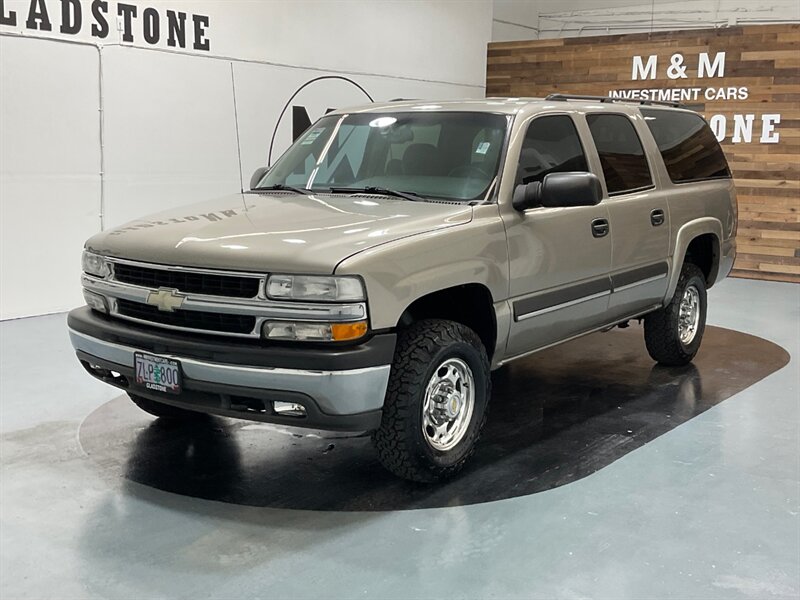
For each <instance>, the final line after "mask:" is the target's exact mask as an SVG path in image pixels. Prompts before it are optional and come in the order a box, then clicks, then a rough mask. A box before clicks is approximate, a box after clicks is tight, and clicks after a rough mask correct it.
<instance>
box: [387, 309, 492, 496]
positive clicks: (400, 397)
mask: <svg viewBox="0 0 800 600" xmlns="http://www.w3.org/2000/svg"><path fill="white" fill-rule="evenodd" d="M490 394H491V379H490V376H489V359H488V357H487V355H486V350H485V348H484V347H483V344H482V343H481V340H480V338H479V337H478V336H477V334H476V333H475V332H474V331H472V330H471V329H469V328H468V327H466V326H464V325H461V324H460V323H454V322H452V321H444V320H433V319H432V320H426V321H420V322H418V323H415V324H413V325H412V326H411V327H409V328H408V329H406V330H404V331H403V332H401V333H400V336H399V339H398V342H397V348H396V350H395V355H394V361H393V363H392V370H391V374H390V376H389V385H388V388H387V391H386V399H385V401H384V407H383V417H382V419H381V425H380V427H379V428H378V430H377V431H375V433H374V434H373V436H372V439H373V443H374V445H375V448H376V450H377V453H378V457H379V458H380V461H381V463H382V464H383V466H384V467H386V468H387V469H388V470H389V471H391V472H392V473H394V474H395V475H398V476H400V477H403V478H405V479H410V480H412V481H421V482H430V481H436V480H439V479H443V478H445V477H448V476H450V475H453V474H455V473H456V472H458V471H459V470H460V469H461V468H462V467H463V466H464V464H465V463H466V462H467V460H468V459H469V457H470V456H471V455H472V453H473V452H474V450H475V444H476V443H477V441H478V437H479V436H480V432H481V429H482V428H483V424H484V422H485V420H486V407H487V404H488V401H489V395H490Z"/></svg>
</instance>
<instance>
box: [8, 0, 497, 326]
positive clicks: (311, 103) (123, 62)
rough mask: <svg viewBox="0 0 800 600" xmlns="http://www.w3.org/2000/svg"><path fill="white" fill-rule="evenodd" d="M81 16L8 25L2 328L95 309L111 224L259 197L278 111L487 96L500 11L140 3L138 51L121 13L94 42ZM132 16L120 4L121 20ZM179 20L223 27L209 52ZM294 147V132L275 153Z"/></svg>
mask: <svg viewBox="0 0 800 600" xmlns="http://www.w3.org/2000/svg"><path fill="white" fill-rule="evenodd" d="M74 2H79V3H80V4H81V6H82V21H83V23H82V27H81V31H80V32H79V33H77V34H75V35H69V34H65V33H61V32H60V31H59V30H60V25H61V10H62V3H61V2H60V1H57V0H45V6H46V7H47V9H48V16H49V19H50V21H51V23H52V30H51V31H49V32H43V31H30V30H29V29H27V28H26V27H25V21H26V20H27V17H28V14H27V12H28V8H29V2H28V1H27V0H26V1H18V0H11V1H9V0H6V1H5V3H4V8H5V14H4V15H3V16H5V17H6V18H8V17H9V15H10V12H9V11H15V12H16V21H17V23H16V25H15V26H11V25H0V131H2V135H0V261H1V264H0V318H3V319H6V318H13V317H20V316H27V315H34V314H42V313H47V312H57V311H62V310H66V309H68V308H71V307H73V306H77V305H79V304H81V303H82V300H81V298H80V288H79V284H78V278H79V271H80V266H79V258H80V250H81V248H82V246H83V242H84V240H85V239H86V238H87V237H89V236H90V235H91V234H93V233H95V232H96V231H99V230H100V228H101V224H102V226H104V227H110V226H115V225H119V224H120V223H122V222H124V221H126V220H129V219H132V218H135V217H137V216H141V215H143V214H146V213H147V212H151V211H154V210H160V209H163V208H170V207H174V206H179V205H182V204H187V203H190V202H193V201H199V200H204V199H208V198H212V197H215V196H219V195H223V194H228V193H232V192H236V191H238V190H239V189H240V188H241V181H244V185H245V186H246V185H247V182H248V181H249V178H250V174H251V172H252V171H253V170H254V169H255V168H256V167H258V166H260V165H263V164H266V163H267V154H268V150H269V143H270V138H271V137H272V135H273V131H274V130H275V128H276V122H277V119H278V114H279V113H280V111H281V110H282V109H283V107H284V106H285V105H286V103H287V101H288V100H289V98H290V96H291V95H292V94H293V93H294V92H295V90H297V89H298V88H299V87H300V86H301V85H303V84H304V83H305V82H307V81H309V80H311V79H314V78H317V77H320V76H325V75H331V74H338V75H341V76H346V77H347V78H348V79H350V80H352V81H353V82H355V83H357V84H358V85H360V86H362V87H363V88H364V89H365V90H367V92H368V93H369V94H370V95H371V96H372V97H373V99H375V100H385V99H389V98H393V97H414V98H456V97H482V96H483V95H484V83H485V69H486V43H487V42H488V41H489V38H490V35H491V18H492V17H491V14H492V5H491V3H490V2H489V1H488V0H487V1H469V2H455V1H451V0H438V1H428V2H406V1H402V0H388V1H372V2H370V1H363V2H325V1H319V2H288V1H287V2H247V1H237V0H224V1H209V0H206V1H202V2H200V1H196V2H186V1H182V0H175V1H173V2H169V1H162V0H150V1H149V2H147V1H139V0H130V1H129V2H128V4H134V5H136V6H137V12H138V15H137V18H136V19H135V20H133V22H132V23H133V26H132V28H131V33H132V34H133V37H134V40H133V42H132V43H122V33H123V32H121V31H117V30H116V28H117V23H116V19H115V18H112V17H111V16H109V17H108V21H109V23H110V33H109V35H108V36H107V37H106V38H105V39H98V38H97V37H93V36H92V35H91V24H92V22H93V19H92V16H91V7H92V3H91V2H90V1H89V0H83V1H80V0H65V3H66V4H71V3H74ZM116 4H117V3H116V2H115V1H113V0H109V1H108V5H109V13H110V14H113V13H114V12H116ZM146 8H153V9H155V10H156V11H158V13H159V17H160V19H161V25H160V37H159V40H158V41H157V42H156V43H154V44H148V43H147V42H146V41H145V40H144V39H143V29H142V17H143V11H144V10H145V9H146ZM168 9H169V10H176V11H184V12H187V13H192V12H195V13H202V15H203V16H206V17H208V20H209V25H208V27H207V28H206V33H205V39H207V40H208V42H209V49H208V51H203V50H195V49H193V48H192V47H191V41H189V46H190V47H189V48H187V49H182V50H178V51H176V50H175V49H173V48H169V47H168V46H167V42H166V39H167V33H166V21H165V18H166V16H165V15H166V11H167V10H168ZM151 14H152V13H151ZM188 18H189V19H191V16H189V17H188ZM151 32H152V30H151ZM190 33H191V29H190V31H189V32H187V38H188V39H189V40H191V37H192V36H191V35H190ZM67 42H70V43H67ZM101 90H102V93H101ZM303 94H304V95H303V96H298V99H297V101H298V102H301V103H302V105H304V106H306V107H307V109H308V112H309V116H310V117H311V119H312V120H313V119H315V118H317V117H319V116H321V115H322V113H323V112H324V109H325V108H327V107H331V108H335V107H337V106H340V105H344V104H353V103H364V102H365V101H366V99H365V97H364V95H363V93H362V92H360V91H359V90H358V89H357V88H356V87H355V86H354V85H352V84H348V83H346V82H343V81H341V80H325V81H322V82H317V83H316V84H314V86H312V87H309V88H307V90H306V91H305V92H304V93H303ZM234 98H235V100H236V102H235V105H234ZM234 106H235V107H236V110H234ZM101 107H102V111H101V110H100V108H101ZM237 116H238V130H237V127H236V121H237ZM101 129H102V136H101ZM237 134H238V135H237ZM101 137H102V144H101ZM237 138H238V143H237ZM290 142H291V132H290V127H289V125H288V121H284V122H283V124H282V125H281V127H280V128H279V129H278V131H277V134H276V147H275V153H274V155H277V154H279V153H280V151H282V150H283V149H284V148H285V147H286V146H287V145H288V144H289V143H290ZM238 147H240V148H241V156H240V155H239V152H238ZM101 150H102V152H101ZM240 160H241V168H240V166H239V164H240ZM101 171H102V176H101Z"/></svg>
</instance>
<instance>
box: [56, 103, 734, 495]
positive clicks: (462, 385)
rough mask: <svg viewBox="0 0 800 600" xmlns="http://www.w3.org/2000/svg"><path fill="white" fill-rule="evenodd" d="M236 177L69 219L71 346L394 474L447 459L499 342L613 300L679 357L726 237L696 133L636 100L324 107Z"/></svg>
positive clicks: (476, 418) (149, 384) (659, 356)
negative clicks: (149, 204)
mask: <svg viewBox="0 0 800 600" xmlns="http://www.w3.org/2000/svg"><path fill="white" fill-rule="evenodd" d="M251 188H252V189H251V190H250V191H248V192H244V193H241V194H235V195H233V196H230V197H227V198H222V199H219V200H215V201H210V202H205V203H202V204H197V205H194V206H190V207H186V208H181V209H177V210H171V211H168V212H165V213H162V214H157V215H154V216H150V217H146V218H142V219H140V220H137V221H133V222H131V223H128V224H126V225H123V226H121V227H118V228H116V229H112V230H109V231H104V232H102V233H100V234H98V235H96V236H94V237H93V238H91V239H90V240H89V241H88V242H87V244H86V248H85V252H84V255H83V272H84V274H83V278H82V283H83V288H84V295H85V298H86V303H87V305H88V306H84V307H82V308H78V309H76V310H74V311H72V312H71V313H70V315H69V329H70V337H71V340H72V344H73V345H74V347H75V350H76V351H77V355H78V359H79V360H80V362H81V364H82V365H83V366H84V368H85V369H86V370H87V371H88V372H89V373H91V374H92V375H94V376H95V377H97V378H99V379H101V380H103V381H105V382H107V383H109V384H111V385H114V386H117V387H119V388H121V389H123V390H125V391H126V392H127V393H128V394H129V395H130V397H131V399H132V400H133V401H134V402H135V403H136V404H137V405H138V406H139V407H141V408H142V409H144V410H145V411H147V412H149V413H151V414H153V415H156V416H159V417H168V418H191V417H195V416H197V415H198V414H199V413H211V414H215V415H223V416H226V417H236V418H242V419H252V420H256V421H265V422H270V423H279V424H285V425H293V426H300V427H311V428H317V429H331V430H358V431H371V432H372V438H373V440H374V445H375V448H376V450H377V453H378V456H379V457H380V460H381V461H382V463H383V464H384V465H385V466H386V467H387V468H388V469H390V470H391V471H392V472H394V473H395V474H397V475H399V476H401V477H405V478H408V479H412V480H417V481H432V480H436V479H439V478H442V477H444V476H447V475H450V474H452V473H455V472H456V471H457V470H458V469H460V468H461V467H462V466H463V465H464V463H465V462H466V460H467V459H468V458H469V456H470V454H471V453H472V452H473V450H474V447H475V443H476V441H477V439H478V436H479V434H480V432H481V428H482V426H483V424H484V421H485V418H486V413H487V410H486V409H487V404H488V403H489V399H490V395H491V389H490V371H491V370H492V369H496V368H498V367H500V366H502V365H503V364H504V363H506V362H508V361H511V360H514V359H515V358H519V357H521V356H526V355H529V354H531V353H533V352H536V351H538V350H542V349H543V348H547V347H549V346H552V345H554V344H558V343H560V342H564V341H566V340H570V339H572V338H575V337H577V336H580V335H583V334H586V333H590V332H593V331H598V330H602V329H606V328H610V327H613V326H615V325H618V324H622V325H624V324H626V323H627V321H628V320H629V319H636V318H643V319H644V335H645V340H646V345H647V349H648V351H649V353H650V355H651V356H652V358H653V359H654V360H656V361H658V362H660V363H663V364H665V365H683V364H685V363H688V362H689V361H691V360H692V358H693V357H694V356H695V354H696V353H697V350H698V347H699V346H700V341H701V338H702V336H703V330H704V326H705V319H706V289H707V288H709V287H711V286H712V285H713V284H714V283H715V282H717V281H719V280H720V279H722V278H724V277H725V276H727V275H728V273H729V272H730V270H731V266H732V264H733V259H734V255H735V242H734V235H735V230H736V201H735V192H734V186H733V182H732V180H731V176H730V171H729V170H728V165H727V163H726V161H725V157H724V155H723V153H722V150H721V149H720V146H719V144H718V143H717V140H716V139H715V137H714V134H713V133H712V132H711V130H710V128H709V127H708V125H707V124H706V122H705V121H704V120H703V118H702V117H701V116H699V115H698V114H696V113H694V112H691V111H689V110H684V109H681V108H678V107H676V106H662V105H657V104H656V103H639V104H632V103H624V102H619V101H614V100H612V99H611V98H599V97H598V98H595V97H584V96H564V95H553V96H549V97H547V98H545V99H521V98H510V99H500V98H497V99H494V98H489V99H486V100H474V101H461V102H437V103H432V102H412V101H395V102H391V103H385V104H370V105H368V106H364V107H360V108H351V109H346V110H338V111H335V112H332V113H330V114H328V115H326V116H325V117H323V118H321V119H320V120H319V121H317V122H316V123H314V125H312V126H311V127H310V128H309V129H308V130H307V131H306V132H305V133H304V134H303V135H302V136H300V137H299V139H297V141H296V142H295V143H294V144H293V145H292V146H291V147H290V148H289V150H287V151H286V153H285V154H284V155H283V156H282V157H281V158H280V160H278V161H277V162H276V163H275V164H274V165H273V166H272V167H271V168H269V169H266V168H264V169H259V170H258V171H256V173H255V174H254V176H253V179H252V182H251ZM532 393H536V392H535V390H534V391H532Z"/></svg>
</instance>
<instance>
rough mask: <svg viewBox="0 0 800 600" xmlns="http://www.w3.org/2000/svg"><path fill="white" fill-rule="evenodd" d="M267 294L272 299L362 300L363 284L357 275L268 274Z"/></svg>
mask: <svg viewBox="0 0 800 600" xmlns="http://www.w3.org/2000/svg"><path fill="white" fill-rule="evenodd" d="M267 296H268V297H270V298H272V299H273V300H311V301H318V302H352V301H359V300H364V285H363V284H362V283H361V280H360V279H359V278H358V277H333V276H319V275H270V277H269V279H268V280H267Z"/></svg>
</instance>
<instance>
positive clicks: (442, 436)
mask: <svg viewBox="0 0 800 600" xmlns="http://www.w3.org/2000/svg"><path fill="white" fill-rule="evenodd" d="M474 408H475V378H474V377H473V376H472V369H470V368H469V365H467V363H465V362H464V361H463V360H461V359H460V358H449V359H447V360H446V361H444V362H443V363H442V364H441V365H439V367H438V368H437V369H436V370H435V371H434V372H433V375H432V376H431V378H430V380H429V381H428V385H427V386H426V387H425V399H424V401H423V403H422V435H423V436H425V441H427V442H428V445H430V447H431V448H433V449H434V450H439V451H442V452H444V451H446V450H450V449H451V448H453V447H454V446H456V445H457V444H458V443H459V442H460V441H461V440H462V439H464V436H465V435H466V433H467V429H469V424H470V421H471V420H472V412H473V410H474Z"/></svg>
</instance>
